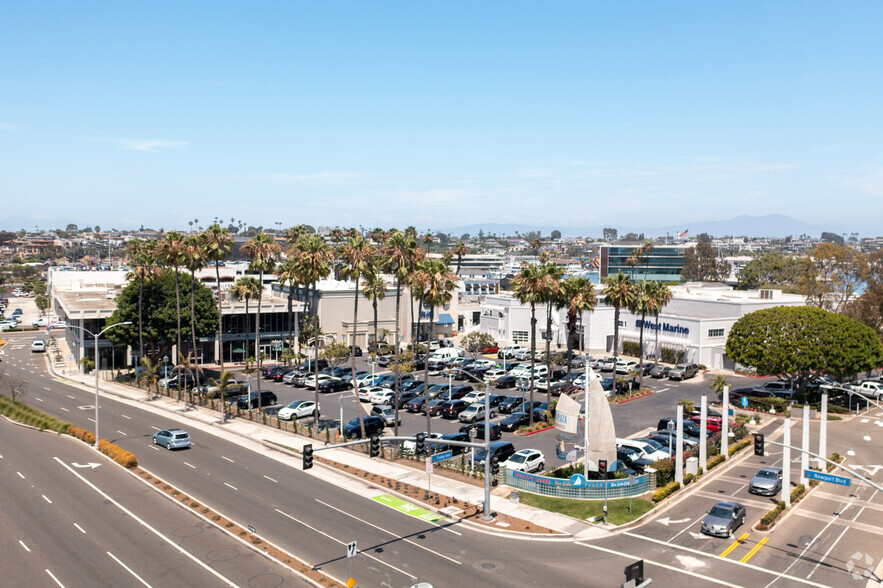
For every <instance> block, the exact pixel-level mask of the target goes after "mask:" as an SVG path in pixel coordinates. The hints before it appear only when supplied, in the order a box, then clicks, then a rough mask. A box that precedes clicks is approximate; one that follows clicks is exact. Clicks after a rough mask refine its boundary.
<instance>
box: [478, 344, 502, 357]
mask: <svg viewBox="0 0 883 588" xmlns="http://www.w3.org/2000/svg"><path fill="white" fill-rule="evenodd" d="M499 350H500V348H499V347H498V346H496V345H490V346H488V347H485V348H484V349H482V350H481V352H482V354H484V355H488V354H492V353H497V352H498V351H499Z"/></svg>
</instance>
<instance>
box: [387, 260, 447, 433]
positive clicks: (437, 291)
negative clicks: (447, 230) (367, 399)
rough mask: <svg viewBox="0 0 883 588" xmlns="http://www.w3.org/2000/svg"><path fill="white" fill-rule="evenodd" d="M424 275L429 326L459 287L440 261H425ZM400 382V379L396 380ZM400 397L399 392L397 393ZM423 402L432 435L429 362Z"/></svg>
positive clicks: (421, 267)
mask: <svg viewBox="0 0 883 588" xmlns="http://www.w3.org/2000/svg"><path fill="white" fill-rule="evenodd" d="M417 273H419V274H422V275H423V277H422V278H421V279H420V283H422V284H423V285H424V286H425V289H424V290H423V291H422V292H421V294H422V299H423V300H424V301H425V302H426V304H428V305H429V325H430V328H432V325H433V324H434V321H435V307H436V306H444V305H445V304H448V303H449V302H450V301H451V292H452V291H453V290H454V289H455V288H456V287H457V275H456V274H455V273H454V272H452V271H451V270H449V269H448V266H446V265H445V264H444V262H443V261H441V260H440V259H425V260H423V261H421V262H420V265H419V266H418V267H417ZM396 380H398V378H396ZM396 396H398V392H396ZM423 401H424V402H425V403H426V405H425V406H426V407H427V411H426V431H427V434H429V433H432V420H431V417H430V416H429V410H428V407H429V361H425V362H424V364H423Z"/></svg>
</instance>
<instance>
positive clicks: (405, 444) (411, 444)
mask: <svg viewBox="0 0 883 588" xmlns="http://www.w3.org/2000/svg"><path fill="white" fill-rule="evenodd" d="M423 435H424V436H425V437H426V446H427V448H428V447H429V440H430V439H441V436H442V434H441V433H431V434H429V435H427V434H426V433H423ZM416 450H417V441H416V440H408V441H402V453H404V454H405V455H414V452H415V451H416ZM430 453H432V451H430Z"/></svg>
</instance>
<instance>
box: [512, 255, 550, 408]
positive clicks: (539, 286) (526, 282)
mask: <svg viewBox="0 0 883 588" xmlns="http://www.w3.org/2000/svg"><path fill="white" fill-rule="evenodd" d="M547 281H548V275H547V274H546V272H544V271H543V268H541V267H540V266H537V265H531V264H526V263H525V264H523V265H522V266H521V271H520V272H519V273H518V275H516V276H515V278H514V279H513V280H512V285H511V287H512V292H513V294H515V298H516V299H517V300H518V301H519V302H521V303H522V304H530V404H531V410H530V411H529V413H528V414H529V424H530V425H533V402H534V399H533V397H534V379H535V375H536V374H535V372H534V368H535V367H536V352H537V304H539V303H541V302H543V300H544V299H545V298H544V297H545V292H546V282H547Z"/></svg>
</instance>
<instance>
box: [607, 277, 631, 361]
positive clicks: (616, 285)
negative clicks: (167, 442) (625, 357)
mask: <svg viewBox="0 0 883 588" xmlns="http://www.w3.org/2000/svg"><path fill="white" fill-rule="evenodd" d="M604 283H605V285H604V290H603V292H602V293H603V294H604V302H605V303H606V304H609V305H610V306H612V307H613V363H614V366H615V364H616V358H617V357H618V356H619V313H620V310H621V309H623V308H629V307H630V306H631V304H632V299H633V298H634V296H635V292H634V288H633V284H632V280H631V279H630V278H629V277H628V276H627V275H625V274H624V273H622V272H619V273H617V274H616V275H614V276H608V277H607V279H606V280H605V281H604ZM614 369H615V367H614Z"/></svg>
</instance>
